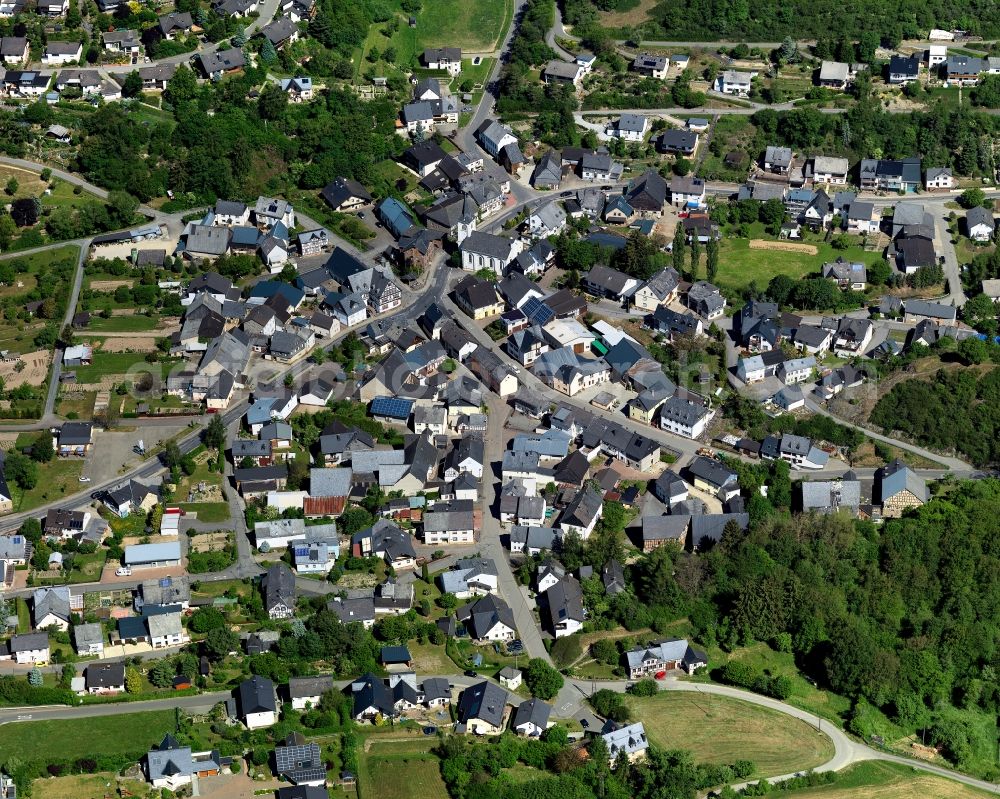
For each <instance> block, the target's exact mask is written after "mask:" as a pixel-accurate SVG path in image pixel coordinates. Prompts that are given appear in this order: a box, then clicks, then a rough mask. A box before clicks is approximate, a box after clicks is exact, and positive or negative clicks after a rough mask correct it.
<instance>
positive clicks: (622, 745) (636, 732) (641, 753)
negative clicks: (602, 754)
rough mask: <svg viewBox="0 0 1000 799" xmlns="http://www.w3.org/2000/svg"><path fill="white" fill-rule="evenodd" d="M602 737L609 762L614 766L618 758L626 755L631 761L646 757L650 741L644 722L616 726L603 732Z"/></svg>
mask: <svg viewBox="0 0 1000 799" xmlns="http://www.w3.org/2000/svg"><path fill="white" fill-rule="evenodd" d="M601 738H602V739H603V740H604V744H605V746H607V749H608V762H609V763H610V765H611V766H614V765H615V763H616V761H617V760H618V758H619V757H620V756H622V755H624V756H625V757H626V758H628V760H629V762H630V763H631V762H635V761H638V760H642V759H644V758H645V757H646V750H647V749H648V748H649V741H647V740H646V728H645V727H643V726H642V722H641V721H639V722H636V723H635V724H629V725H627V726H624V727H618V726H616V727H615V728H614V729H611V730H609V731H608V732H602V733H601Z"/></svg>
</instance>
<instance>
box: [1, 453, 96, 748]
mask: <svg viewBox="0 0 1000 799" xmlns="http://www.w3.org/2000/svg"><path fill="white" fill-rule="evenodd" d="M82 471H83V460H76V459H72V460H59V459H56V460H51V461H49V462H48V463H40V464H39V465H38V482H37V483H36V484H35V487H34V488H31V489H29V490H27V491H24V490H23V489H21V488H18V487H17V486H16V485H15V484H14V483H13V482H11V483H10V484H9V485H10V490H11V499H12V500H13V501H14V510H15V511H24V510H31V509H32V508H37V507H38V506H39V505H44V504H45V503H46V502H52V501H55V500H58V499H59V498H60V497H62V496H64V495H66V494H75V493H76V492H77V491H79V490H80V488H81V487H82V486H81V485H80V480H79V478H80V474H81V472H82ZM2 749H3V747H2V745H0V750H2Z"/></svg>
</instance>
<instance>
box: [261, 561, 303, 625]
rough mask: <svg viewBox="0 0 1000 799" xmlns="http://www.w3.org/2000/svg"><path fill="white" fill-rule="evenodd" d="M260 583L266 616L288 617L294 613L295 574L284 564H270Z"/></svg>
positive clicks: (274, 617) (272, 617) (273, 617)
mask: <svg viewBox="0 0 1000 799" xmlns="http://www.w3.org/2000/svg"><path fill="white" fill-rule="evenodd" d="M261 585H262V587H263V589H264V610H265V611H267V615H268V618H270V619H290V618H292V616H294V615H295V576H294V575H293V574H292V572H291V570H290V569H289V568H288V567H287V566H286V565H285V564H283V563H276V564H274V565H273V566H271V567H270V568H269V569H268V570H267V574H265V575H264V578H263V580H262V583H261Z"/></svg>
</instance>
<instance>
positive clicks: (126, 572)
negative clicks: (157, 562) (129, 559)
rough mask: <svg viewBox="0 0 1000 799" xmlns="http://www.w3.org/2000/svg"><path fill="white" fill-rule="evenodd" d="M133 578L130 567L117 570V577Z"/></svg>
mask: <svg viewBox="0 0 1000 799" xmlns="http://www.w3.org/2000/svg"><path fill="white" fill-rule="evenodd" d="M131 576H132V569H130V568H129V567H128V566H119V567H118V568H117V569H115V577H131Z"/></svg>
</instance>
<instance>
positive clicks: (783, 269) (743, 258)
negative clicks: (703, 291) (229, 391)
mask: <svg viewBox="0 0 1000 799" xmlns="http://www.w3.org/2000/svg"><path fill="white" fill-rule="evenodd" d="M752 231H753V235H752V238H762V236H761V235H758V234H759V233H762V229H761V230H758V225H754V226H752ZM803 243H807V244H812V245H814V246H815V247H816V249H817V250H818V252H817V253H816V255H808V254H807V253H799V252H779V251H777V250H751V249H750V240H749V239H738V238H729V237H723V239H722V241H720V242H719V271H718V274H717V275H716V280H715V284H716V285H717V286H718V287H719V288H721V289H723V290H725V289H729V290H730V291H735V292H740V291H742V290H743V289H745V288H746V287H747V286H748V285H750V282H751V281H753V282H755V283H756V284H757V286H758V287H759V288H760V289H761V290H763V289H765V288H767V284H768V281H769V280H770V279H771V278H772V277H774V276H776V275H788V276H789V277H791V278H794V279H796V280H798V279H799V278H803V277H819V272H820V267H821V266H822V265H823V264H825V263H827V262H829V261H833V260H836V259H837V258H838V257H842V258H844V260H847V261H860V262H861V263H864V264H872V263H875V262H876V261H881V260H882V255H881V254H880V253H877V252H865V251H864V250H863V249H862V248H861V247H859V246H852V247H849V248H847V249H846V250H836V249H834V248H833V247H832V246H831V245H830V244H827V243H825V242H822V241H813V240H809V241H806V242H803Z"/></svg>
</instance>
